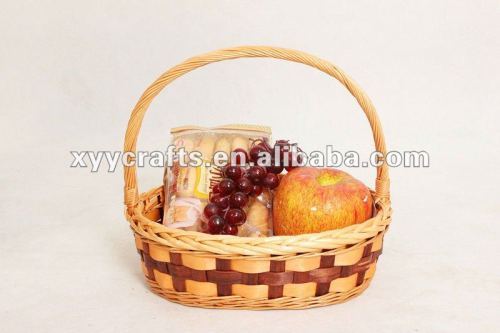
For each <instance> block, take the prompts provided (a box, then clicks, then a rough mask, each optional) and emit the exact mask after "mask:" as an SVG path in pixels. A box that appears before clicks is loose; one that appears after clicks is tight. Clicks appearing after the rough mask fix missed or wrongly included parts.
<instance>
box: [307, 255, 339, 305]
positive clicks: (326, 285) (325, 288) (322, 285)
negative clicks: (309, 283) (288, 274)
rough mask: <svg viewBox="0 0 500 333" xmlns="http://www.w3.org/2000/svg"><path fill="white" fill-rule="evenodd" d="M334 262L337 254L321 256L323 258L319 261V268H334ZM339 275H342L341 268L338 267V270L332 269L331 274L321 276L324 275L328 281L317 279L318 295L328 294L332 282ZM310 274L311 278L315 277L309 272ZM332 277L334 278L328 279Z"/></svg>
mask: <svg viewBox="0 0 500 333" xmlns="http://www.w3.org/2000/svg"><path fill="white" fill-rule="evenodd" d="M334 264H335V256H329V255H324V256H321V260H320V262H319V268H333V265H334ZM311 273H312V272H311ZM339 275H340V269H338V272H337V271H332V274H331V275H326V274H325V275H323V276H321V277H324V278H325V279H326V281H324V282H320V281H316V296H321V295H325V294H327V293H328V292H329V291H330V282H331V281H332V280H333V279H335V278H336V277H338V276H339ZM309 276H310V277H311V279H312V278H313V277H314V276H313V275H311V274H309ZM330 277H331V278H332V280H330V281H328V280H329V279H330Z"/></svg>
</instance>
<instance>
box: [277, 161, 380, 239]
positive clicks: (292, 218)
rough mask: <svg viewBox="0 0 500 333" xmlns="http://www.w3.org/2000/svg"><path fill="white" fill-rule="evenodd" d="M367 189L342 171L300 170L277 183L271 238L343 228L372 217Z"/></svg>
mask: <svg viewBox="0 0 500 333" xmlns="http://www.w3.org/2000/svg"><path fill="white" fill-rule="evenodd" d="M372 209H373V200H372V196H371V193H370V190H369V189H368V187H366V186H365V185H364V184H363V183H362V182H360V181H359V180H357V179H356V178H354V177H352V176H351V175H349V174H348V173H346V172H343V171H340V170H336V169H327V168H312V167H300V168H295V169H293V170H292V171H290V172H289V173H287V174H286V175H285V176H284V177H283V178H282V179H281V181H280V184H279V186H278V188H277V189H276V192H275V196H274V200H273V224H274V234H275V235H298V234H305V233H313V232H321V231H326V230H332V229H338V228H343V227H346V226H349V225H352V224H356V223H361V222H364V221H366V220H367V219H369V218H371V217H372Z"/></svg>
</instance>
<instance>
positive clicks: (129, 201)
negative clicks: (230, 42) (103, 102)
mask: <svg viewBox="0 0 500 333" xmlns="http://www.w3.org/2000/svg"><path fill="white" fill-rule="evenodd" d="M237 58H275V59H282V60H288V61H293V62H298V63H303V64H305V65H309V66H311V67H314V68H317V69H319V70H320V71H322V72H325V73H326V74H328V75H330V76H332V77H334V78H335V79H337V80H338V81H339V82H340V83H342V84H343V85H344V86H345V87H346V88H347V90H349V92H350V93H351V94H352V95H353V96H354V98H356V100H357V101H358V103H359V105H360V106H361V108H362V109H363V111H364V112H365V114H366V117H367V118H368V121H369V122H370V126H371V129H372V132H373V139H374V141H375V148H376V150H377V151H379V152H380V153H381V154H382V156H383V157H381V161H382V163H381V164H380V165H379V166H378V167H377V178H376V181H375V200H376V201H377V200H387V201H388V200H389V174H388V167H387V164H386V163H385V155H386V147H385V139H384V134H383V133H382V125H381V124H380V120H379V118H378V116H377V113H376V111H375V107H374V106H373V104H372V102H371V101H370V99H369V98H368V96H367V95H366V94H365V93H364V92H363V91H362V90H361V88H360V87H358V85H357V84H356V83H354V81H353V80H352V79H351V78H349V76H348V75H347V74H345V73H344V72H343V71H342V70H341V69H339V68H338V67H336V66H334V65H332V64H331V63H329V62H328V61H325V60H323V59H320V58H318V57H315V56H313V55H310V54H307V53H304V52H301V51H296V50H291V49H284V48H278V47H269V46H242V47H235V48H229V49H222V50H218V51H212V52H209V53H206V54H203V55H200V56H196V57H193V58H190V59H187V60H185V61H184V62H182V63H180V64H179V65H177V66H175V67H173V68H171V69H169V70H168V71H167V72H165V73H164V74H162V75H161V76H160V77H159V78H158V79H156V81H155V82H153V84H151V85H150V86H149V87H148V88H147V89H146V91H145V92H144V93H143V94H142V96H141V98H140V99H139V101H138V102H137V104H136V106H135V107H134V110H133V111H132V114H131V116H130V120H129V122H128V127H127V132H126V134H125V146H124V152H132V153H135V151H136V143H137V136H138V134H139V130H140V128H141V124H142V120H143V118H144V114H145V113H146V110H147V109H148V107H149V105H150V104H151V102H152V100H153V99H154V98H155V97H156V95H158V94H159V93H160V91H161V90H162V89H163V88H164V87H165V86H167V85H168V84H170V83H171V82H172V81H174V80H175V79H177V78H178V77H180V76H182V75H184V74H186V73H188V72H190V71H192V70H194V69H196V68H198V67H202V66H205V65H208V64H210V63H213V62H219V61H223V60H230V59H237ZM134 155H135V154H134ZM128 160H129V162H131V161H133V158H132V157H129V158H128ZM138 200H139V191H138V187H137V171H136V167H135V163H133V164H132V165H130V166H125V204H126V206H127V209H128V210H129V211H130V212H131V210H132V209H133V208H134V207H135V206H136V204H137V203H138Z"/></svg>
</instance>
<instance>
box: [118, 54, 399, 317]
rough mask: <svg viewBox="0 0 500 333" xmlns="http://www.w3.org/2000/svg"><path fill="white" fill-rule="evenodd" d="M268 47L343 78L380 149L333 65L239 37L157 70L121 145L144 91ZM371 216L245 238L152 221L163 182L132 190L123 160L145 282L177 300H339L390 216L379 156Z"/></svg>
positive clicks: (366, 106) (227, 303)
mask: <svg viewBox="0 0 500 333" xmlns="http://www.w3.org/2000/svg"><path fill="white" fill-rule="evenodd" d="M243 57H252V58H253V57H268V58H276V59H283V60H288V61H293V62H298V63H303V64H306V65H309V66H311V67H314V68H317V69H319V70H321V71H323V72H325V73H327V74H329V75H330V76H332V77H334V78H336V79H337V80H338V81H340V83H342V84H343V85H344V86H345V87H346V88H347V89H348V90H349V91H350V92H351V94H352V95H353V96H354V97H355V98H356V100H357V101H358V103H359V105H360V106H361V108H362V109H363V111H364V112H365V114H366V116H367V118H368V121H369V122H370V125H371V128H372V131H373V138H374V141H375V147H376V149H377V151H380V152H381V153H382V154H384V156H385V152H386V147H385V142H384V136H383V134H382V127H381V125H380V122H379V119H378V117H377V114H376V112H375V108H374V107H373V105H372V103H371V102H370V100H369V98H368V97H367V96H366V95H365V94H364V92H363V91H362V90H361V89H360V88H359V87H358V86H357V85H356V84H355V83H354V82H353V81H352V80H351V79H350V78H349V77H348V76H347V75H346V74H345V73H344V72H342V71H341V70H340V69H339V68H337V67H336V66H334V65H332V64H331V63H329V62H327V61H325V60H322V59H319V58H317V57H315V56H312V55H309V54H306V53H303V52H300V51H294V50H290V49H283V48H276V47H264V46H248V47H237V48H231V49H223V50H219V51H214V52H210V53H207V54H204V55H201V56H197V57H194V58H191V59H188V60H186V61H184V62H183V63H181V64H179V65H177V66H175V67H173V68H171V69H170V70H169V71H167V72H166V73H164V74H163V75H161V76H160V77H159V78H158V79H157V80H156V81H155V82H154V83H153V84H152V85H151V86H149V88H148V89H147V90H146V91H145V92H144V94H143V95H142V97H141V98H140V100H139V102H138V103H137V105H136V106H135V108H134V110H133V111H132V115H131V118H130V121H129V124H128V128H127V133H126V136H125V148H124V150H125V152H135V150H136V142H137V135H138V133H139V130H140V127H141V123H142V120H143V117H144V114H145V112H146V110H147V108H148V106H149V105H150V103H151V101H152V100H153V98H154V97H155V96H156V95H157V94H158V93H159V92H160V91H161V90H162V89H163V88H164V87H165V86H166V85H167V84H169V83H171V82H172V81H174V80H175V79H176V78H178V77H180V76H182V75H183V74H185V73H188V72H190V71H192V70H194V69H196V68H198V67H201V66H205V65H207V64H210V63H212V62H218V61H223V60H230V59H236V58H243ZM372 195H373V197H374V201H375V205H376V213H375V215H374V217H373V218H371V219H370V220H368V221H365V222H364V223H361V224H357V225H352V226H349V227H346V228H343V229H338V230H332V231H325V232H322V233H317V234H304V235H298V236H275V237H267V238H246V237H236V236H228V235H208V234H203V233H198V232H192V231H184V230H179V229H170V228H167V227H165V226H163V225H162V224H160V223H158V221H160V220H161V216H162V210H163V205H164V196H163V189H162V187H159V188H155V189H152V190H150V191H149V192H146V193H143V194H139V191H138V187H137V180H136V169H135V166H129V167H125V204H126V217H127V220H128V221H129V222H130V226H131V227H132V229H133V231H134V236H135V241H136V246H137V250H138V252H139V254H140V257H141V260H142V268H143V271H144V275H145V276H146V280H147V282H148V283H149V285H150V286H151V289H152V290H153V291H154V292H155V293H157V294H159V295H160V296H162V297H165V298H167V299H169V300H171V301H174V302H179V303H182V304H185V305H190V306H198V307H206V308H239V309H285V308H286V309H299V308H309V307H316V306H322V305H328V304H335V303H339V302H343V301H346V300H348V299H350V298H352V297H354V296H356V295H358V294H360V293H361V292H362V291H363V290H364V289H366V288H367V287H368V285H369V283H370V281H371V279H372V278H373V274H374V272H375V265H376V263H377V259H378V257H379V255H380V254H381V251H382V240H383V236H384V233H385V231H386V230H387V228H388V226H389V223H390V221H391V207H390V200H389V178H388V170H387V165H386V164H385V163H382V164H381V165H380V166H379V167H378V168H377V178H376V182H375V191H373V192H372Z"/></svg>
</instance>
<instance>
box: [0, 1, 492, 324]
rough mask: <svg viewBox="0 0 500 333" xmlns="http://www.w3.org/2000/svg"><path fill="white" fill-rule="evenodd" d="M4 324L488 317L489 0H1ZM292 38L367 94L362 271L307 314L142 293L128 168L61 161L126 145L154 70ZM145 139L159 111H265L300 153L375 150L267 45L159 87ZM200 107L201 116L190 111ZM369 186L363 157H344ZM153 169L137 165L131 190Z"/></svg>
mask: <svg viewBox="0 0 500 333" xmlns="http://www.w3.org/2000/svg"><path fill="white" fill-rule="evenodd" d="M1 6H2V10H1V11H0V36H1V41H2V47H1V51H0V109H1V111H0V117H1V118H0V129H1V132H0V133H1V135H2V143H3V148H2V161H1V163H0V202H1V204H0V217H1V221H2V227H1V228H0V253H1V254H0V256H1V262H2V265H1V283H0V294H1V297H0V322H1V324H0V327H2V331H4V332H27V331H32V332H142V331H149V332H155V331H156V332H159V331H166V332H219V333H223V332H246V331H256V332H261V331H269V330H270V329H272V330H273V332H292V331H297V332H302V331H309V332H346V331H349V332H351V331H355V332H368V331H369V332H471V331H478V332H494V331H498V329H499V321H498V309H499V306H500V301H499V299H500V297H499V296H500V295H499V292H500V280H499V273H500V269H499V265H498V255H499V250H498V238H499V236H500V235H499V230H500V228H499V224H498V223H499V217H500V216H499V213H500V208H499V199H498V188H497V187H496V186H498V184H499V180H500V177H499V170H498V164H499V162H500V159H499V156H498V150H499V143H500V142H499V130H498V123H499V120H500V119H499V116H498V111H499V110H498V105H500V95H499V94H498V87H499V86H500V80H499V79H500V75H499V74H500V70H499V66H498V59H499V58H500V49H499V31H500V23H499V22H500V20H498V13H499V9H500V8H499V4H498V1H418V2H416V1H414V2H408V1H405V2H402V1H383V2H375V1H356V2H353V1H315V2H312V3H311V4H309V5H306V2H304V1H302V2H290V1H273V2H264V1H258V2H256V1H237V2H235V1H210V2H208V1H182V2H181V1H176V2H174V1H137V2H122V1H106V2H103V1H71V2H68V1H9V2H7V1H2V5H1ZM241 44H267V45H277V46H284V47H290V48H296V49H301V50H305V51H308V52H310V53H313V54H316V55H318V56H320V57H323V58H325V59H328V60H331V61H332V62H334V63H336V64H337V65H339V66H340V67H341V68H343V69H344V70H345V71H346V72H347V73H349V74H350V75H351V76H352V77H354V78H355V79H356V80H357V82H358V83H359V84H360V85H361V86H362V87H363V88H365V89H366V91H367V93H368V94H369V95H370V96H371V97H372V99H373V101H374V103H375V105H376V106H377V108H378V110H379V113H380V116H381V119H382V122H383V125H384V129H385V133H386V137H387V142H388V145H389V148H390V149H400V150H411V149H415V150H427V151H428V152H429V153H430V155H431V167H430V168H428V169H405V168H397V169H393V170H391V178H392V194H393V204H394V210H395V213H394V221H393V225H392V226H391V230H390V232H389V233H388V235H387V237H386V242H385V248H384V254H383V256H382V257H381V260H380V261H379V265H378V271H377V273H376V276H375V279H374V281H373V283H372V286H371V287H370V288H369V289H368V290H367V291H366V292H365V293H364V294H363V295H362V296H361V297H359V298H357V299H355V300H353V301H351V302H348V303H345V304H342V305H338V306H332V307H325V308H319V309H314V310H309V311H293V312H280V311H270V312H258V313H257V312H248V311H214V310H211V311H209V310H201V309H194V308H187V307H183V306H179V305H176V304H173V303H169V302H167V301H164V300H163V299H161V298H159V297H156V296H154V295H153V294H151V293H150V292H149V291H148V290H147V289H146V287H145V285H144V283H143V279H142V276H141V272H140V269H139V258H138V256H137V254H136V253H135V249H134V245H133V241H132V236H131V232H130V231H129V228H128V226H127V224H126V222H125V221H124V218H123V215H122V211H123V206H122V186H123V183H122V173H121V169H120V170H119V171H118V172H116V173H106V172H105V171H100V172H98V173H95V174H91V173H90V172H89V170H86V169H70V168H69V164H70V162H71V155H70V153H69V151H70V150H120V149H121V147H122V142H123V135H124V131H125V126H126V123H127V121H128V117H129V113H130V110H131V109H132V107H133V105H134V103H135V102H136V101H137V99H138V97H139V96H140V94H141V92H142V91H143V90H144V89H145V88H146V86H147V85H148V84H150V83H151V82H152V81H153V79H154V78H155V77H157V76H158V75H159V74H160V73H161V72H162V71H164V70H166V69H167V68H168V67H170V66H173V65H175V64H176V63H178V62H180V61H182V60H183V59H184V58H186V57H189V56H193V55H196V54H199V53H202V52H206V51H210V50H213V49H217V48H221V47H229V46H234V45H241ZM150 111H151V112H149V113H148V114H147V116H146V120H145V122H144V126H143V131H142V136H141V137H140V140H139V147H140V148H141V149H143V150H146V149H163V148H164V147H165V146H166V144H167V142H168V130H169V128H170V127H173V126H179V125H183V124H186V123H197V124H200V125H216V124H224V123H230V122H247V123H265V124H268V125H270V126H272V127H273V129H274V133H275V135H274V137H275V138H285V137H287V138H291V139H293V140H295V141H298V142H300V143H301V144H302V145H303V146H304V147H305V148H306V149H313V148H318V147H320V143H332V144H334V145H335V146H336V147H338V148H339V149H359V150H360V152H361V153H366V152H369V151H370V149H371V148H372V142H371V137H370V133H369V126H368V124H367V122H366V120H365V119H364V116H363V115H362V112H361V111H360V109H359V108H358V107H357V106H356V104H355V103H354V101H353V99H352V98H351V97H350V96H349V95H348V94H347V92H346V91H345V90H344V89H342V88H341V87H340V86H339V85H338V84H337V83H335V82H333V81H332V80H331V79H330V78H328V77H326V76H325V75H323V74H321V73H319V72H316V71H314V70H311V69H310V68H307V67H305V66H300V65H297V64H290V63H284V62H277V61H271V60H242V61H233V62H226V63H224V64H216V65H212V66H209V67H207V68H204V69H201V70H198V71H196V72H194V73H191V74H189V75H188V76H186V77H184V78H182V79H181V80H179V81H178V82H176V83H175V84H174V85H172V86H171V87H170V89H168V90H167V91H165V92H164V93H163V94H162V95H161V96H160V98H159V99H158V100H157V101H155V102H154V103H153V105H152V108H151V110H150ZM197 113H198V115H196V114H197ZM347 171H349V172H351V173H352V174H354V175H355V176H357V177H359V178H360V179H362V180H364V181H365V182H367V183H369V184H373V178H374V176H373V172H374V171H373V170H371V169H362V170H347ZM161 174H162V171H161V170H158V169H151V168H149V169H143V170H140V177H139V178H140V184H141V189H142V190H146V189H149V188H151V187H152V186H155V185H158V184H159V183H160V179H161Z"/></svg>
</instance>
